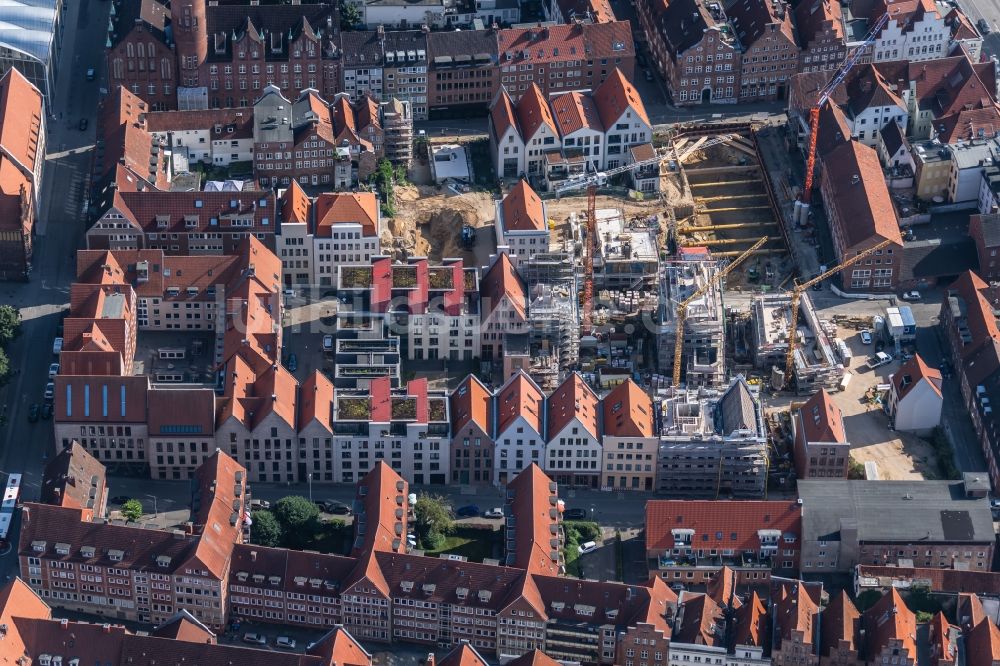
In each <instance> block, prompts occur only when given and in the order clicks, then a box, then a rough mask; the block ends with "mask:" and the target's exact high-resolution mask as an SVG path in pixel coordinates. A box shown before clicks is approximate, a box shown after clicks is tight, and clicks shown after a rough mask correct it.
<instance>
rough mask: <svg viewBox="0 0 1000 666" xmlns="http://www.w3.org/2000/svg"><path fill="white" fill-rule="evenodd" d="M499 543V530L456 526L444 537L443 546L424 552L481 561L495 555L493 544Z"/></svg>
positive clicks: (431, 555) (434, 555) (435, 555)
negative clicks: (452, 531) (462, 556)
mask: <svg viewBox="0 0 1000 666" xmlns="http://www.w3.org/2000/svg"><path fill="white" fill-rule="evenodd" d="M499 543H500V532H498V531H491V530H473V529H462V528H458V529H456V530H455V533H454V534H452V535H449V536H448V537H446V538H445V542H444V546H442V547H441V548H440V549H438V550H428V551H426V554H427V555H428V556H430V557H437V556H438V555H440V554H441V553H447V554H449V555H464V556H465V557H467V558H468V559H469V561H470V562H482V561H483V560H484V559H486V558H488V557H495V556H496V554H495V553H494V550H493V549H494V545H495V544H499Z"/></svg>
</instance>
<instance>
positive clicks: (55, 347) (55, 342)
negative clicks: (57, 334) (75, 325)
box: [52, 338, 63, 356]
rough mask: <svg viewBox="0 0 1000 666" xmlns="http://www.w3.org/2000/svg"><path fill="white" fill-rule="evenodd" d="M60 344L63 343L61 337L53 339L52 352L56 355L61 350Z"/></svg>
mask: <svg viewBox="0 0 1000 666" xmlns="http://www.w3.org/2000/svg"><path fill="white" fill-rule="evenodd" d="M62 345H63V339H62V338H56V339H55V340H53V341H52V353H53V354H55V355H56V356H59V354H60V352H62Z"/></svg>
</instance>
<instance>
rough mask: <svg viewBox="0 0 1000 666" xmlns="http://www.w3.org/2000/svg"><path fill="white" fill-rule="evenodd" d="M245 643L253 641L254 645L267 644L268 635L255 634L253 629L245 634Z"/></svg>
mask: <svg viewBox="0 0 1000 666" xmlns="http://www.w3.org/2000/svg"><path fill="white" fill-rule="evenodd" d="M243 642H244V643H253V644H254V645H267V636H265V635H264V634H255V633H253V632H252V631H248V632H247V633H245V634H243Z"/></svg>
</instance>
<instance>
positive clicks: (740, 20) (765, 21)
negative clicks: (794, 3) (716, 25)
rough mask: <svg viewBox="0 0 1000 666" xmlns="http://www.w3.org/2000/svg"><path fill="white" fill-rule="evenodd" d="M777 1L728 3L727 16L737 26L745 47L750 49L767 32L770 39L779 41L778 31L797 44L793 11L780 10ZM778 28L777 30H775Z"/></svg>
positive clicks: (763, 0)
mask: <svg viewBox="0 0 1000 666" xmlns="http://www.w3.org/2000/svg"><path fill="white" fill-rule="evenodd" d="M778 7H779V5H777V4H776V3H772V2H769V1H768V0H737V1H736V2H732V3H727V6H726V16H727V18H729V20H730V21H732V23H733V27H735V28H736V35H737V36H738V37H739V38H740V43H741V44H743V47H744V48H745V49H749V48H750V47H752V46H753V45H755V44H756V43H757V41H758V40H759V39H760V38H761V37H763V36H764V35H765V34H766V35H768V38H767V39H768V41H772V40H773V41H777V39H778V37H777V33H779V32H780V34H781V35H783V36H784V37H785V39H787V40H788V41H789V42H790V43H791V44H795V29H794V28H793V27H792V12H791V11H789V10H783V11H781V12H780V13H779V12H778ZM775 28H777V30H775Z"/></svg>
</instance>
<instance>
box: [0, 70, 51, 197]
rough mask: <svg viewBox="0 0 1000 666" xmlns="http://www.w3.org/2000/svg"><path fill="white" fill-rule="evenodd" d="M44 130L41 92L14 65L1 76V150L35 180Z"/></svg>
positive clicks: (26, 174) (26, 175) (27, 176)
mask: <svg viewBox="0 0 1000 666" xmlns="http://www.w3.org/2000/svg"><path fill="white" fill-rule="evenodd" d="M41 131H42V93H41V92H40V91H39V90H38V88H36V87H35V86H33V85H32V84H31V82H29V81H28V79H26V78H25V77H24V75H23V74H21V72H20V70H18V69H17V68H16V67H11V68H10V69H8V70H7V73H6V74H4V75H3V77H2V78H0V151H2V153H3V155H4V157H5V158H8V159H12V160H14V162H15V163H16V164H17V165H18V167H19V169H20V170H21V171H22V173H23V174H24V176H25V177H26V178H29V179H30V180H31V181H32V182H34V170H35V160H37V159H38V140H39V134H40V133H41Z"/></svg>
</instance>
